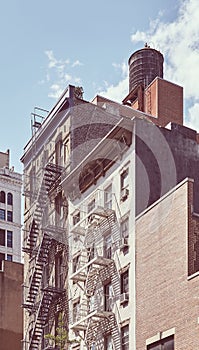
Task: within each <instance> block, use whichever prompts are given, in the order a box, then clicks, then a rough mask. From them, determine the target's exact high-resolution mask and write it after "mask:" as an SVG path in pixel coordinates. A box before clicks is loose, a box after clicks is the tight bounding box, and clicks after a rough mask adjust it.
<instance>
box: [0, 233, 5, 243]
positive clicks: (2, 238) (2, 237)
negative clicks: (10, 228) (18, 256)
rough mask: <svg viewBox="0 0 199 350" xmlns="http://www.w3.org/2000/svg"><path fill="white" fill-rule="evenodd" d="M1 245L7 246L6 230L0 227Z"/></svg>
mask: <svg viewBox="0 0 199 350" xmlns="http://www.w3.org/2000/svg"><path fill="white" fill-rule="evenodd" d="M0 245H3V246H5V230H2V229H0Z"/></svg>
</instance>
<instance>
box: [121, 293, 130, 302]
mask: <svg viewBox="0 0 199 350" xmlns="http://www.w3.org/2000/svg"><path fill="white" fill-rule="evenodd" d="M128 301H129V295H128V293H122V294H121V295H120V304H125V303H128Z"/></svg>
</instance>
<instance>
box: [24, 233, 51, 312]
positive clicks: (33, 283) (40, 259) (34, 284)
mask: <svg viewBox="0 0 199 350" xmlns="http://www.w3.org/2000/svg"><path fill="white" fill-rule="evenodd" d="M50 244H51V239H50V238H49V237H48V236H47V235H46V234H43V236H42V241H41V243H40V245H39V247H38V249H37V253H36V254H37V255H36V257H35V260H34V265H33V269H32V270H31V271H30V272H28V273H27V277H26V283H25V288H28V289H27V291H26V295H25V300H24V307H27V308H31V307H33V305H34V303H35V298H36V296H37V293H38V290H39V286H40V284H41V280H42V275H43V271H44V265H45V263H46V262H47V258H48V251H49V249H50ZM30 275H31V277H30V278H29V276H30ZM26 284H27V285H28V287H27V286H26Z"/></svg>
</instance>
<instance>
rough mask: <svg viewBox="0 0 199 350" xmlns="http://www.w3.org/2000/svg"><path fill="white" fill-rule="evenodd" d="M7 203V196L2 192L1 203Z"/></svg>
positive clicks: (0, 195) (0, 193)
mask: <svg viewBox="0 0 199 350" xmlns="http://www.w3.org/2000/svg"><path fill="white" fill-rule="evenodd" d="M5 202H6V195H5V192H4V191H1V192H0V203H5Z"/></svg>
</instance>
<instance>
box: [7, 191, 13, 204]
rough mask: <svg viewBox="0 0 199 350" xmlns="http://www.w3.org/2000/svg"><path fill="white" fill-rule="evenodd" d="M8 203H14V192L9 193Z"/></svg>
mask: <svg viewBox="0 0 199 350" xmlns="http://www.w3.org/2000/svg"><path fill="white" fill-rule="evenodd" d="M7 204H9V205H12V204H13V196H12V193H10V192H9V193H8V194H7Z"/></svg>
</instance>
